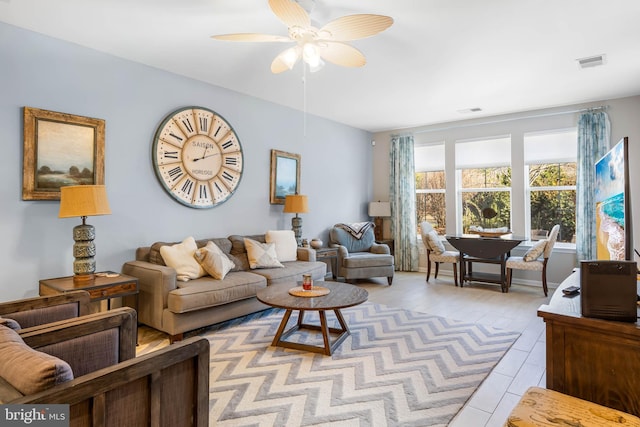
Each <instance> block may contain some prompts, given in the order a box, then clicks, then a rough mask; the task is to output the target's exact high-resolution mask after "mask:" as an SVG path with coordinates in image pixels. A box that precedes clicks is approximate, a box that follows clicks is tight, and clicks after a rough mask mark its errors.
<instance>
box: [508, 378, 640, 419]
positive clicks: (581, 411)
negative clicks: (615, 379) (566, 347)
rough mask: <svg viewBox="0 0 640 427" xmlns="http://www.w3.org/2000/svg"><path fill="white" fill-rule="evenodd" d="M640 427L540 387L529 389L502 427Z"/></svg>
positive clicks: (613, 413)
mask: <svg viewBox="0 0 640 427" xmlns="http://www.w3.org/2000/svg"><path fill="white" fill-rule="evenodd" d="M539 426H544V427H553V426H558V427H566V426H580V427H605V426H624V427H640V418H638V417H636V416H634V415H629V414H627V413H624V412H621V411H618V410H616V409H611V408H607V407H606V406H602V405H598V404H596V403H593V402H589V401H586V400H582V399H578V398H577V397H573V396H568V395H566V394H562V393H559V392H557V391H553V390H547V389H544V388H539V387H531V388H529V389H528V390H527V391H526V392H525V394H524V395H523V396H522V398H521V399H520V402H518V404H517V405H516V407H515V408H514V409H513V411H511V414H509V418H507V421H506V422H505V424H504V427H539Z"/></svg>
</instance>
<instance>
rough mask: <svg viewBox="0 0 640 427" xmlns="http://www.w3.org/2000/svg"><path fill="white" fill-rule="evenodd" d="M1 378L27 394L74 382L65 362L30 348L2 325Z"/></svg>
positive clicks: (0, 329)
mask: <svg viewBox="0 0 640 427" xmlns="http://www.w3.org/2000/svg"><path fill="white" fill-rule="evenodd" d="M0 377H2V378H4V379H5V380H6V381H7V382H8V383H9V384H11V385H12V386H13V387H15V389H16V390H18V391H19V392H20V393H22V394H24V395H28V394H34V393H38V392H39V391H43V390H46V389H48V388H50V387H53V386H55V385H57V384H61V383H64V382H67V381H70V380H72V379H73V372H72V371H71V367H70V366H69V364H68V363H67V362H65V361H64V360H61V359H58V358H57V357H54V356H51V355H48V354H46V353H42V352H40V351H36V350H34V349H32V348H31V347H29V346H28V345H26V344H25V343H24V341H23V340H22V338H21V337H20V335H18V334H17V333H16V331H14V330H12V329H9V328H7V327H5V326H0Z"/></svg>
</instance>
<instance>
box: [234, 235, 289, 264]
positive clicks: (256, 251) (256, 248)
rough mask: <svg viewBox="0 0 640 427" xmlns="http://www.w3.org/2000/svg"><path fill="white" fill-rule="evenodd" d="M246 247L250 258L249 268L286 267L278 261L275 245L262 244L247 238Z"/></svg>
mask: <svg viewBox="0 0 640 427" xmlns="http://www.w3.org/2000/svg"><path fill="white" fill-rule="evenodd" d="M244 245H245V247H246V248H247V257H248V258H249V267H251V269H256V268H273V267H284V266H283V265H282V264H281V263H280V261H278V254H277V253H276V245H275V244H274V243H260V242H257V241H255V240H253V239H249V238H245V239H244Z"/></svg>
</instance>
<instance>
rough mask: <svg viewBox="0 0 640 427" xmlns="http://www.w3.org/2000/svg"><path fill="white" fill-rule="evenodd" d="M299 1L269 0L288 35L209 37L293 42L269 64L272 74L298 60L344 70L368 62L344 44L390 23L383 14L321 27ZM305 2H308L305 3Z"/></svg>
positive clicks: (312, 67) (345, 18)
mask: <svg viewBox="0 0 640 427" xmlns="http://www.w3.org/2000/svg"><path fill="white" fill-rule="evenodd" d="M301 1H302V0H297V1H295V0H269V7H270V8H271V10H272V11H273V13H274V14H275V15H276V16H277V17H278V18H279V19H280V20H281V21H282V22H284V24H285V25H287V27H288V28H289V36H288V37H284V36H276V35H269V34H256V33H240V34H222V35H216V36H211V37H212V38H214V39H216V40H227V41H237V42H285V43H289V42H294V43H295V44H296V45H295V46H293V47H290V48H288V49H286V50H284V51H283V52H280V54H278V56H276V58H275V59H274V60H273V62H272V63H271V71H272V72H273V73H276V74H277V73H282V72H284V71H287V70H291V69H292V68H293V67H294V65H295V64H296V63H297V62H298V60H299V59H300V58H302V60H303V61H304V62H305V63H307V64H308V65H309V68H310V70H311V71H312V72H313V71H317V70H319V69H320V68H322V66H323V65H324V62H323V59H324V60H326V61H329V62H332V63H334V64H336V65H341V66H343V67H362V66H363V65H364V64H365V63H366V62H367V61H366V59H365V57H364V55H363V54H362V52H360V51H359V50H358V49H356V48H355V47H353V46H351V45H349V44H347V43H345V42H349V41H352V40H358V39H363V38H366V37H370V36H373V35H376V34H378V33H380V32H382V31H384V30H386V29H387V28H389V27H390V26H391V25H392V24H393V18H390V17H388V16H383V15H372V14H357V15H347V16H342V17H340V18H337V19H334V20H333V21H331V22H329V23H328V24H326V25H324V26H323V27H322V28H316V27H314V26H313V25H311V18H310V17H309V13H307V11H306V10H305V8H303V7H302V6H301V5H300V3H299V2H301ZM306 3H308V2H306Z"/></svg>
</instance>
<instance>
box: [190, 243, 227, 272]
mask: <svg viewBox="0 0 640 427" xmlns="http://www.w3.org/2000/svg"><path fill="white" fill-rule="evenodd" d="M194 257H195V258H196V261H198V263H200V265H201V266H202V268H204V270H205V271H206V272H207V273H209V275H210V276H211V277H213V278H214V279H218V280H222V279H224V276H226V275H227V273H228V272H229V271H231V269H232V268H234V267H235V264H234V263H233V261H231V260H230V259H229V258H228V257H227V255H226V254H225V253H224V252H222V250H221V249H220V248H219V247H218V246H217V245H216V244H215V243H213V242H211V241H209V242H208V243H207V245H206V246H205V247H204V248H199V249H198V250H197V251H196V252H195V254H194Z"/></svg>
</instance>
